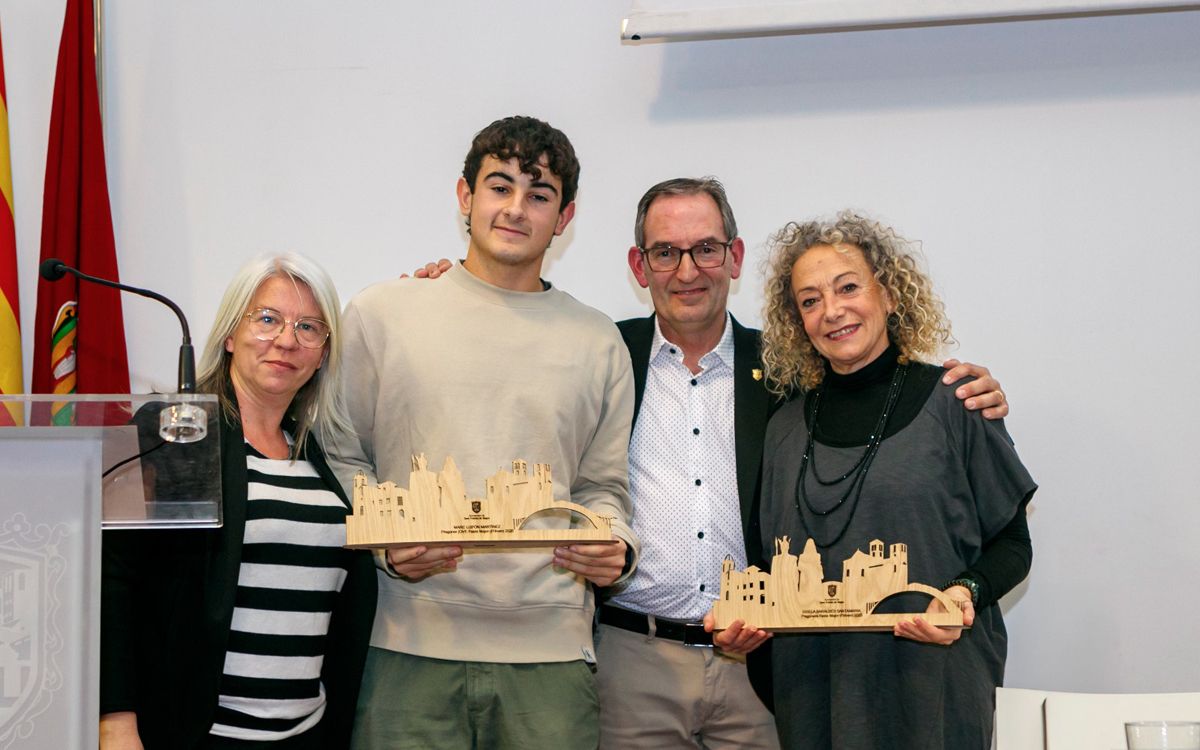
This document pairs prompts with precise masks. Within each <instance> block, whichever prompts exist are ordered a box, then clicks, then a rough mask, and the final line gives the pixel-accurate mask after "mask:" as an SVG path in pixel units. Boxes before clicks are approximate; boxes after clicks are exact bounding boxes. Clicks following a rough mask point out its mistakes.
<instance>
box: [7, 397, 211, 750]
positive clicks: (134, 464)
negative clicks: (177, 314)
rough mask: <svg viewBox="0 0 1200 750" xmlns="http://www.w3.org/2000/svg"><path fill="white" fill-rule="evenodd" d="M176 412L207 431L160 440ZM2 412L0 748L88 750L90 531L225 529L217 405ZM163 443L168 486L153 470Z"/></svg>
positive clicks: (96, 602) (92, 712) (95, 700)
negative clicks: (163, 421) (162, 422)
mask: <svg viewBox="0 0 1200 750" xmlns="http://www.w3.org/2000/svg"><path fill="white" fill-rule="evenodd" d="M180 404H187V405H190V406H197V407H199V408H201V409H203V410H204V418H203V419H204V420H205V421H204V422H203V424H205V425H206V427H207V431H206V432H207V434H206V435H205V436H204V437H203V438H201V439H199V440H196V441H195V442H190V443H188V444H186V445H180V444H174V443H171V442H170V441H167V440H164V439H163V438H161V437H160V435H159V430H158V426H159V413H160V412H161V411H162V410H163V409H165V408H169V407H171V406H172V405H180ZM0 409H3V410H6V411H7V412H8V414H9V415H11V416H12V420H11V421H14V422H16V424H17V426H15V427H14V426H5V427H0V750H9V748H31V749H32V748H38V749H39V750H40V749H42V748H94V747H96V746H97V743H98V738H97V723H98V720H99V716H98V711H99V663H100V662H99V643H100V529H101V527H102V526H103V527H105V528H112V527H121V528H150V527H156V526H163V525H165V526H171V527H196V528H211V527H214V526H220V525H221V500H220V498H221V483H220V476H219V471H218V467H219V465H220V453H219V448H218V445H217V432H218V430H217V419H218V417H219V412H218V406H217V401H216V398H215V397H214V396H211V395H195V394H180V395H175V394H172V395H139V396H130V395H120V396H90V395H89V396H49V395H22V396H5V395H0ZM0 419H2V420H3V421H2V422H0V423H2V424H8V422H9V421H10V420H9V419H7V418H5V415H4V414H0ZM168 445H169V446H170V453H171V474H172V476H171V477H165V476H160V475H159V472H158V471H157V470H156V467H155V464H154V457H155V456H156V455H162V453H156V452H159V451H162V449H163V448H164V447H165V446H168ZM181 457H182V459H181Z"/></svg>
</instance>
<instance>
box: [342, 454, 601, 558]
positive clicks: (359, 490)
mask: <svg viewBox="0 0 1200 750" xmlns="http://www.w3.org/2000/svg"><path fill="white" fill-rule="evenodd" d="M485 485H486V486H485V490H484V496H483V497H482V498H469V497H467V492H466V487H465V485H464V484H463V479H462V474H460V473H459V471H458V467H457V466H456V465H455V463H454V459H453V458H451V457H449V456H447V457H446V461H445V463H444V464H443V466H442V470H441V471H439V472H437V473H434V472H433V471H431V470H430V469H429V467H428V465H427V462H426V460H425V456H424V454H421V455H416V456H413V459H412V472H411V473H410V474H409V475H408V489H407V490H406V489H404V488H401V487H397V486H396V484H395V483H394V482H384V483H383V484H378V485H374V486H371V485H369V484H368V482H367V478H366V475H365V474H363V473H362V472H359V473H358V475H357V476H355V478H354V499H353V513H352V514H351V515H349V516H347V517H346V546H347V547H353V548H365V547H404V546H415V545H422V546H428V547H435V546H447V545H456V546H465V547H549V546H555V545H560V544H577V543H580V542H584V543H588V544H605V543H610V544H615V543H616V539H614V538H613V535H612V519H611V518H609V517H607V516H601V515H597V514H596V513H593V512H592V511H590V510H589V509H587V508H585V507H583V506H582V505H578V504H576V503H571V502H564V501H561V500H555V499H554V485H553V482H552V481H551V477H550V466H549V464H536V465H535V466H534V468H533V474H532V475H530V474H529V470H528V465H527V464H526V462H525V461H522V460H520V459H518V460H515V461H513V462H512V471H506V470H504V469H501V470H500V471H498V472H496V473H495V474H493V475H492V476H490V477H488V478H487V479H486V480H485Z"/></svg>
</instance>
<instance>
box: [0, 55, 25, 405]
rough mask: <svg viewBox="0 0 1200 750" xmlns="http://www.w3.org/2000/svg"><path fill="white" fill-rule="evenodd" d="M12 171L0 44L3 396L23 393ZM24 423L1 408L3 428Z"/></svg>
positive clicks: (0, 339) (0, 352) (0, 371)
mask: <svg viewBox="0 0 1200 750" xmlns="http://www.w3.org/2000/svg"><path fill="white" fill-rule="evenodd" d="M13 215H14V214H13V190H12V168H11V162H10V161H9V150H8V93H7V92H6V91H5V88H4V44H3V42H0V393H21V392H22V390H24V385H23V384H24V378H23V377H22V372H21V304H20V300H19V299H18V289H17V233H16V227H15V224H14V221H13ZM21 421H22V411H21V407H19V406H17V405H16V404H8V408H5V409H0V427H2V426H12V425H13V424H17V423H20V422H21Z"/></svg>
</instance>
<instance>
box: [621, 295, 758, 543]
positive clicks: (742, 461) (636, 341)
mask: <svg viewBox="0 0 1200 750" xmlns="http://www.w3.org/2000/svg"><path fill="white" fill-rule="evenodd" d="M730 322H731V323H732V324H733V379H734V380H733V431H734V443H735V448H736V450H737V484H738V499H739V500H740V502H741V506H742V533H743V536H744V537H745V540H746V559H747V560H748V561H749V562H750V564H752V565H759V564H760V563H761V562H762V561H763V554H762V553H763V550H762V549H761V544H760V536H761V535H760V533H759V522H758V482H759V479H760V474H761V473H762V472H761V469H762V449H763V436H764V435H765V434H766V431H767V420H768V419H769V418H770V416H771V415H772V414H773V413H774V412H775V409H776V408H778V402H777V400H776V399H775V398H774V397H773V396H772V395H771V394H770V393H768V392H767V389H766V381H764V380H762V360H761V355H762V338H761V334H760V332H759V331H757V330H755V329H753V328H746V327H745V326H743V325H742V324H741V323H738V322H737V320H736V319H734V318H733V316H730ZM617 328H619V329H620V330H621V337H622V338H624V339H625V345H626V346H627V347H629V357H630V359H632V360H633V386H634V401H633V422H634V424H635V425H636V424H637V416H638V413H639V412H640V411H641V409H642V395H643V394H644V393H645V392H646V373H647V371H648V370H649V369H650V345H651V344H652V343H653V341H654V316H653V315H651V316H650V317H648V318H633V319H630V320H622V321H621V322H619V323H617ZM756 371H757V372H758V373H759V379H758V380H755V379H754V373H755V372H756Z"/></svg>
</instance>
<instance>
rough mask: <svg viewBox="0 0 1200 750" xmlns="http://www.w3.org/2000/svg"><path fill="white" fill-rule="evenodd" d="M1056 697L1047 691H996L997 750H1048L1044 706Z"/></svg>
mask: <svg viewBox="0 0 1200 750" xmlns="http://www.w3.org/2000/svg"><path fill="white" fill-rule="evenodd" d="M1049 695H1056V693H1051V692H1049V691H1046V690H1027V689H1025V688H1003V687H1002V688H996V722H995V725H994V727H993V734H992V748H993V750H1044V748H1045V747H1046V739H1045V737H1046V722H1045V721H1044V719H1043V717H1042V704H1044V703H1045V702H1046V697H1047V696H1049Z"/></svg>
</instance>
